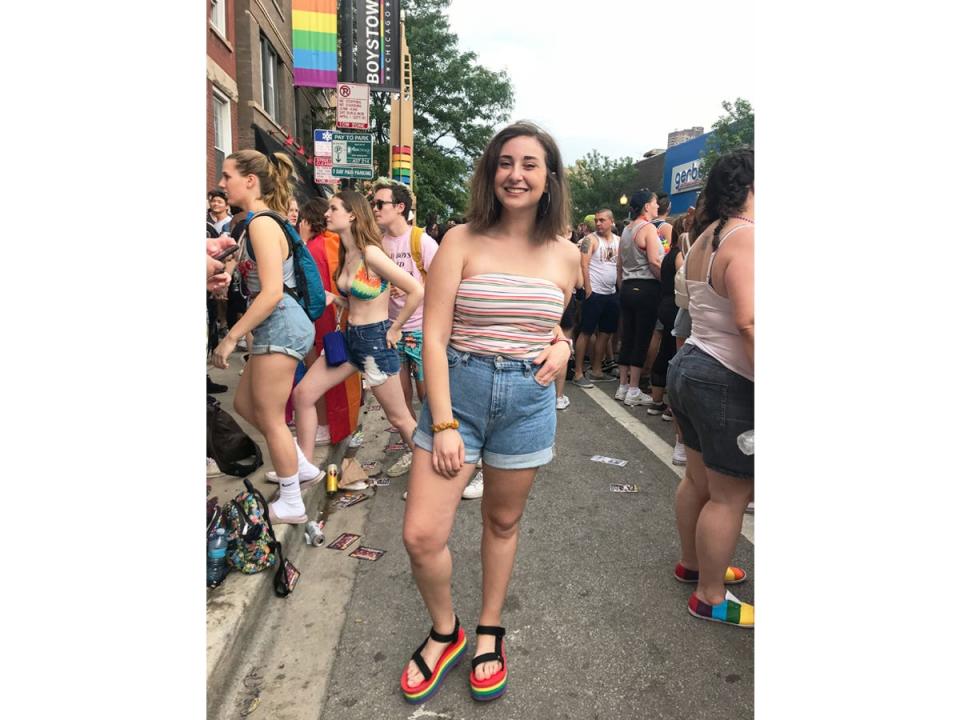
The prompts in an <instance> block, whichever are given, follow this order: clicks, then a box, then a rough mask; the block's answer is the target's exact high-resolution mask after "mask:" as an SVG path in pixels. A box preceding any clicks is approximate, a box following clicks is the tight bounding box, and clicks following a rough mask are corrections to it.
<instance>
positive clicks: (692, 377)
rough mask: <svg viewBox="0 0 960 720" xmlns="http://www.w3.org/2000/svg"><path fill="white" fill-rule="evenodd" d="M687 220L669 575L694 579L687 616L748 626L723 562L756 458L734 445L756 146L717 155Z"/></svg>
mask: <svg viewBox="0 0 960 720" xmlns="http://www.w3.org/2000/svg"><path fill="white" fill-rule="evenodd" d="M694 226H695V227H694V232H698V233H699V236H698V237H697V239H696V242H695V243H694V244H693V246H692V247H691V248H690V253H689V256H688V257H687V259H686V268H687V270H686V273H687V292H688V294H689V298H690V318H691V320H692V324H693V330H692V333H691V335H690V338H689V339H688V340H687V342H685V343H684V344H683V347H681V348H680V349H679V350H678V351H677V354H676V356H675V357H674V358H673V360H671V361H670V366H669V368H668V370H667V392H668V393H669V394H670V404H671V406H672V407H673V415H674V417H675V418H676V421H677V425H678V426H679V427H680V431H681V433H682V436H683V444H684V445H685V446H686V449H687V472H686V474H685V475H684V478H683V480H681V482H680V485H679V487H678V488H677V498H676V512H677V529H678V530H679V533H680V551H681V557H680V562H679V563H678V564H677V566H676V568H675V570H674V575H675V577H676V578H677V580H680V581H681V582H689V583H696V584H697V588H696V590H695V591H694V592H693V593H691V595H690V598H689V599H688V601H687V607H688V609H689V611H690V613H691V614H692V615H694V616H695V617H699V618H702V619H704V620H712V621H714V622H722V623H726V624H728V625H734V626H736V627H742V628H752V627H753V606H752V605H750V604H748V603H745V602H741V601H739V600H738V599H736V597H735V596H734V597H731V596H729V595H728V594H727V591H726V587H725V586H726V585H729V584H733V583H740V582H743V581H744V580H745V579H746V573H744V571H743V570H742V569H740V568H737V567H730V566H729V563H730V561H731V560H732V558H733V553H734V550H735V549H736V545H737V536H738V535H739V534H740V527H741V524H742V523H743V512H744V510H745V509H746V507H747V503H748V502H749V501H750V499H751V497H752V495H753V456H752V455H744V454H743V453H742V452H741V451H740V448H739V447H738V445H737V437H738V436H739V435H740V434H741V433H743V432H745V431H747V430H752V429H753V150H740V151H736V152H733V153H731V154H729V155H725V156H723V157H722V158H720V159H719V160H718V161H717V164H716V165H715V166H714V167H713V169H711V171H710V175H709V176H708V178H707V185H706V187H705V188H704V190H703V207H702V209H701V211H700V212H698V214H697V216H696V219H695V221H694ZM701 231H702V232H701ZM691 236H693V233H691Z"/></svg>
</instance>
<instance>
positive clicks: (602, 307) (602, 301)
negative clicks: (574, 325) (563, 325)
mask: <svg viewBox="0 0 960 720" xmlns="http://www.w3.org/2000/svg"><path fill="white" fill-rule="evenodd" d="M619 320H620V298H619V296H618V295H617V293H613V295H600V294H599V293H591V295H590V297H588V298H587V299H586V300H584V301H583V303H582V305H581V306H580V332H581V333H586V334H587V335H593V333H594V331H595V330H596V329H597V326H599V327H600V332H602V333H615V332H616V331H617V322H618V321H619Z"/></svg>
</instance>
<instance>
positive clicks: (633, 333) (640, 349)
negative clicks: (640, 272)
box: [619, 280, 660, 367]
mask: <svg viewBox="0 0 960 720" xmlns="http://www.w3.org/2000/svg"><path fill="white" fill-rule="evenodd" d="M659 304H660V281H659V280H624V281H623V286H622V287H621V288H620V318H621V320H622V321H623V335H622V336H621V338H620V358H619V361H620V364H621V365H633V366H636V367H643V363H644V362H646V359H647V349H648V348H649V347H650V338H652V337H653V329H654V328H655V327H656V325H657V306H658V305H659Z"/></svg>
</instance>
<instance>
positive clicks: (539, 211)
mask: <svg viewBox="0 0 960 720" xmlns="http://www.w3.org/2000/svg"><path fill="white" fill-rule="evenodd" d="M544 197H546V198H547V204H546V206H544V204H543V198H544ZM549 210H550V191H549V190H547V191H545V192H544V193H543V195H541V196H540V202H539V203H537V215H538V216H539V217H543V216H544V215H546V214H547V213H548V212H549Z"/></svg>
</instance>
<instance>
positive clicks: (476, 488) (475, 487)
mask: <svg viewBox="0 0 960 720" xmlns="http://www.w3.org/2000/svg"><path fill="white" fill-rule="evenodd" d="M462 497H464V498H466V499H467V500H475V499H476V498H478V497H483V470H480V471H479V472H477V474H476V475H474V476H473V479H471V480H470V482H469V484H468V485H467V486H466V487H465V488H464V489H463V495H462Z"/></svg>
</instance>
